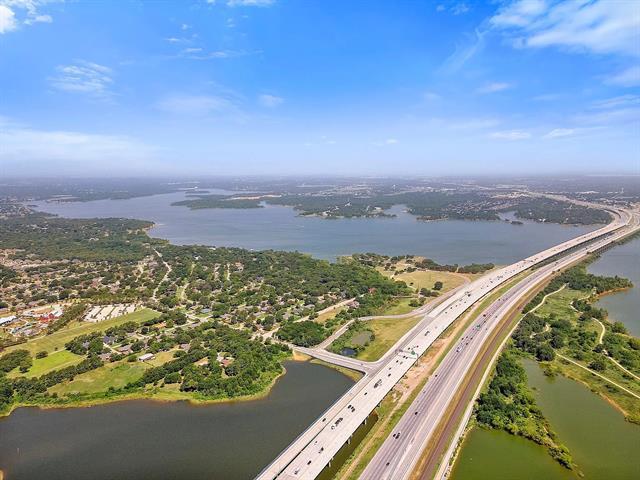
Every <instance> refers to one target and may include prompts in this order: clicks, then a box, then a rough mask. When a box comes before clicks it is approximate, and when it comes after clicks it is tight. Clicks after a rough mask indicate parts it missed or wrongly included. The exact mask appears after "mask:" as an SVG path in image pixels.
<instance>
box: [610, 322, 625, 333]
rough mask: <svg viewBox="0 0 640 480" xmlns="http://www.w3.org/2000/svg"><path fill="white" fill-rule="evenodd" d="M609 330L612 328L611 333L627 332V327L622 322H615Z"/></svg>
mask: <svg viewBox="0 0 640 480" xmlns="http://www.w3.org/2000/svg"><path fill="white" fill-rule="evenodd" d="M611 330H613V333H624V334H626V333H627V327H626V326H625V325H624V323H622V322H615V323H614V324H613V326H612V327H611Z"/></svg>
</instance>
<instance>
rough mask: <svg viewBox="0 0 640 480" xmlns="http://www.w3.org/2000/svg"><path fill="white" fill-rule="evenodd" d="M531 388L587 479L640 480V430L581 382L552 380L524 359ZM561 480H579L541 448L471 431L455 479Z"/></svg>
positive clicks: (497, 434) (498, 433) (496, 434)
mask: <svg viewBox="0 0 640 480" xmlns="http://www.w3.org/2000/svg"><path fill="white" fill-rule="evenodd" d="M524 367H525V369H526V371H527V377H528V383H529V386H530V387H532V388H533V389H534V395H535V398H536V401H537V403H538V406H539V407H540V408H541V410H542V413H543V414H544V415H545V417H546V418H547V419H548V420H549V422H550V423H551V425H552V428H553V429H554V430H555V432H556V433H557V434H558V438H559V440H560V442H561V443H563V444H565V445H566V446H567V447H568V448H569V451H570V452H571V455H572V456H573V459H574V461H575V462H576V463H577V465H578V470H579V471H580V472H581V473H582V474H583V475H584V477H583V478H585V479H593V480H602V479H607V480H630V479H636V478H640V461H639V460H638V454H639V453H640V426H638V425H634V424H631V423H629V422H627V421H625V419H624V417H623V415H622V414H621V413H620V412H618V411H617V410H615V409H614V408H613V407H612V406H611V405H609V404H608V403H607V402H606V401H604V400H603V399H602V398H600V397H599V396H597V395H595V394H594V393H592V392H591V391H589V390H588V389H587V388H586V387H585V386H583V385H582V384H580V383H578V382H575V381H573V380H570V379H568V378H565V377H562V376H558V377H556V378H554V379H550V378H548V377H546V376H545V375H544V373H543V372H542V370H541V369H540V367H539V366H538V365H537V363H536V362H534V361H531V360H525V361H524ZM486 478H491V479H504V480H529V479H530V480H534V479H547V480H565V479H572V478H578V477H577V475H575V474H573V473H571V472H570V471H568V470H567V469H565V468H563V467H561V466H560V465H559V464H558V463H557V462H555V460H553V459H552V458H551V456H549V454H548V453H547V452H546V451H545V450H544V449H543V448H542V447H540V446H538V445H536V444H535V443H533V442H531V441H529V440H526V439H524V438H521V437H515V436H513V435H509V434H508V433H506V432H503V431H496V430H485V429H482V428H478V427H475V428H474V429H473V430H472V431H471V432H469V435H468V437H467V439H465V442H464V444H463V446H462V450H461V451H460V456H459V458H458V461H457V462H456V466H455V468H454V471H453V475H452V479H453V480H481V479H486Z"/></svg>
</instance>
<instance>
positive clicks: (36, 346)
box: [7, 308, 160, 356]
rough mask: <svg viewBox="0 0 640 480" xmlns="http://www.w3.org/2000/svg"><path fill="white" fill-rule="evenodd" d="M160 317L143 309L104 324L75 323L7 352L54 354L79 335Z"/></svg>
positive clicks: (154, 312) (9, 349)
mask: <svg viewBox="0 0 640 480" xmlns="http://www.w3.org/2000/svg"><path fill="white" fill-rule="evenodd" d="M158 315H160V314H159V313H158V312H156V311H155V310H151V309H149V308H142V309H140V310H138V311H136V312H133V313H128V314H127V315H122V316H120V317H116V318H111V319H109V320H105V321H103V322H98V323H91V322H75V323H73V324H72V325H70V326H68V327H66V328H63V329H61V330H58V331H57V332H55V333H52V334H51V335H45V336H44V337H38V338H34V339H33V340H29V341H28V342H26V343H22V344H20V345H14V346H13V347H10V348H8V349H7V351H11V350H18V349H24V350H29V352H31V354H32V355H34V356H35V354H36V353H37V352H40V351H43V350H44V351H45V352H48V353H52V352H55V351H57V350H63V349H64V344H65V343H67V342H68V341H69V340H71V339H72V338H74V337H77V336H78V335H84V334H87V333H93V332H98V331H104V330H106V329H108V328H109V327H113V326H116V325H121V324H123V323H125V322H138V323H142V322H146V321H147V320H150V319H152V318H155V317H157V316H158Z"/></svg>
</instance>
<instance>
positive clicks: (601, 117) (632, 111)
mask: <svg viewBox="0 0 640 480" xmlns="http://www.w3.org/2000/svg"><path fill="white" fill-rule="evenodd" d="M573 121H575V122H577V123H580V124H589V125H598V126H609V125H625V124H632V125H636V126H637V125H640V108H638V107H633V106H630V107H628V108H605V109H601V110H600V111H597V112H589V113H582V114H579V115H576V116H575V117H574V118H573Z"/></svg>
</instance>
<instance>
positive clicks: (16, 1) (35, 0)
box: [0, 0, 62, 34]
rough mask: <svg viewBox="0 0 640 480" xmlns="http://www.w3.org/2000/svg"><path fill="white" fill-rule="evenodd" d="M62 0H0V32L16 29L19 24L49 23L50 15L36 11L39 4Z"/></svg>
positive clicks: (51, 20) (51, 19)
mask: <svg viewBox="0 0 640 480" xmlns="http://www.w3.org/2000/svg"><path fill="white" fill-rule="evenodd" d="M56 1H62V0H0V34H3V33H7V32H10V31H12V30H16V29H17V28H18V26H19V25H20V24H24V25H33V24H34V23H51V22H53V18H52V17H51V15H46V14H41V13H39V12H38V9H39V8H40V6H42V5H44V4H47V3H52V2H56Z"/></svg>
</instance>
